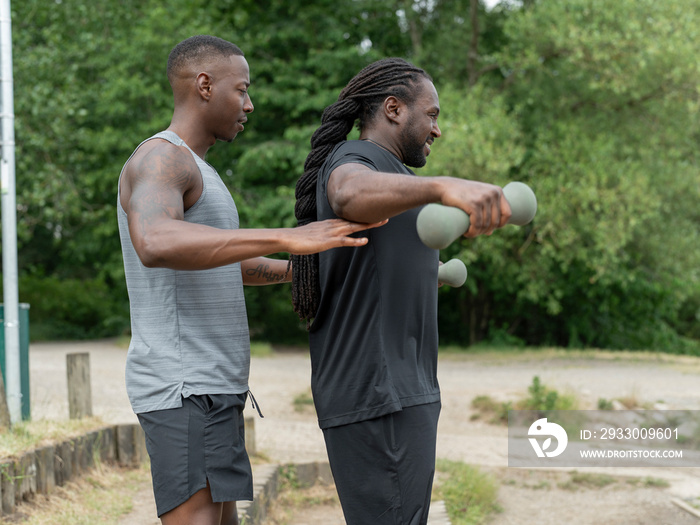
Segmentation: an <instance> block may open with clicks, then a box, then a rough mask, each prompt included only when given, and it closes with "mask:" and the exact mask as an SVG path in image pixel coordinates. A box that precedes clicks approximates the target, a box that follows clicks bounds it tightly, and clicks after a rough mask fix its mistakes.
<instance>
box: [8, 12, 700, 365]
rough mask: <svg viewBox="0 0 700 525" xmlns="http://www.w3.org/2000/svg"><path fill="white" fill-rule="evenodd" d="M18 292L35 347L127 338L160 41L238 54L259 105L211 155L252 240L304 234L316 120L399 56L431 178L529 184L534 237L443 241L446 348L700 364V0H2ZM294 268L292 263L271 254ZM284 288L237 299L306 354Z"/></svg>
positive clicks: (259, 329)
mask: <svg viewBox="0 0 700 525" xmlns="http://www.w3.org/2000/svg"><path fill="white" fill-rule="evenodd" d="M12 25H13V60H14V82H15V84H14V85H15V88H14V91H15V116H16V133H15V134H16V143H17V151H16V158H17V166H16V177H17V192H18V195H17V202H18V227H19V232H18V235H19V270H20V285H19V294H20V301H22V302H27V303H30V305H31V309H30V318H31V321H30V329H31V336H32V339H34V340H36V339H43V338H91V337H103V336H111V335H118V334H121V333H126V332H128V325H129V317H128V316H129V313H128V312H129V310H128V300H127V296H126V291H125V285H124V275H123V268H122V262H121V251H120V247H119V238H118V234H117V226H116V185H117V179H118V174H119V171H120V169H121V166H122V165H123V163H124V162H125V161H126V159H127V158H128V156H129V155H130V154H131V152H132V151H133V149H134V148H135V146H136V145H137V144H138V143H139V142H140V141H141V140H143V139H145V138H147V137H149V136H151V135H152V134H153V133H155V132H157V131H159V130H161V129H164V128H165V127H167V125H168V123H169V120H170V116H171V98H172V97H171V93H170V89H169V86H168V84H167V80H166V78H165V62H166V59H167V55H168V53H169V51H170V49H171V48H172V47H173V45H175V44H176V43H177V42H179V41H180V40H182V39H184V38H186V37H188V36H191V35H193V34H197V33H209V34H216V35H218V36H221V37H223V38H226V39H228V40H231V41H233V42H236V43H237V44H238V45H239V46H240V47H241V48H242V49H243V50H244V52H245V53H246V57H247V59H248V62H249V64H250V67H251V76H252V81H253V85H252V87H251V96H252V99H253V103H254V104H255V108H256V109H255V112H254V113H253V115H252V116H251V119H250V122H249V125H248V126H246V131H245V133H244V134H242V135H241V136H240V137H239V138H238V139H237V140H236V142H235V143H234V144H233V145H229V144H217V145H216V146H214V147H213V148H212V149H211V150H210V153H209V155H208V157H207V160H208V161H209V162H210V163H211V164H213V165H214V166H215V167H216V168H217V169H218V170H219V173H220V174H221V175H222V178H223V179H224V181H225V183H226V184H227V185H228V187H229V188H230V190H231V192H232V194H233V195H234V198H235V199H236V202H237V204H238V206H239V211H240V213H241V219H242V224H244V225H245V226H246V227H251V228H258V227H278V226H289V227H293V226H294V225H295V220H294V216H293V203H294V197H293V188H294V184H295V182H296V179H297V178H298V177H299V175H300V174H301V171H302V168H303V161H304V159H305V157H306V154H307V152H308V149H309V138H310V136H311V133H312V132H313V130H314V129H315V128H316V127H317V126H318V124H319V122H320V115H321V112H322V110H323V108H324V107H325V106H327V105H328V104H330V103H332V102H333V101H334V100H335V98H336V97H337V94H338V92H339V90H340V89H341V88H342V87H343V86H344V85H345V84H346V82H347V81H348V80H349V79H350V78H351V77H352V76H353V75H354V74H355V73H356V72H357V71H358V70H359V69H360V68H361V67H363V66H364V65H366V64H368V63H369V62H371V61H373V60H376V59H378V58H381V57H384V56H402V57H405V58H407V59H409V60H411V61H412V62H414V63H415V64H417V65H419V66H421V67H424V68H425V69H426V70H427V71H428V72H429V73H430V74H431V75H432V76H433V78H434V81H435V84H436V86H437V88H438V91H439V92H440V97H441V106H442V112H441V119H440V125H441V128H442V131H443V138H442V139H440V140H438V141H437V142H436V144H435V147H434V149H433V155H431V157H430V160H429V162H428V165H427V166H426V168H423V169H422V170H420V172H419V174H420V175H431V174H440V175H452V176H455V177H464V178H470V179H476V180H484V181H488V182H493V183H496V184H500V185H504V184H506V183H507V182H508V181H510V180H522V181H524V182H526V183H528V184H529V185H530V186H531V187H532V188H533V189H534V190H535V193H536V194H537V196H538V201H539V209H538V213H537V216H536V218H535V220H534V221H533V223H532V224H531V225H528V226H526V227H522V228H516V227H507V228H504V229H503V230H500V231H498V232H495V233H494V234H493V235H492V236H491V237H488V238H479V239H476V240H472V241H468V242H467V241H462V242H458V243H455V244H453V245H452V246H450V247H449V248H447V249H446V250H444V251H443V253H442V254H441V258H442V260H443V261H446V260H448V259H449V258H452V257H459V258H460V259H462V260H463V261H465V262H466V263H467V266H468V268H469V279H468V281H467V284H466V285H465V286H464V287H463V288H461V289H457V290H454V289H441V291H440V326H441V338H442V342H443V343H455V344H461V345H476V344H484V343H491V344H493V343H499V342H508V343H515V344H522V345H560V346H568V347H581V346H593V347H601V348H631V349H637V348H654V349H659V350H664V351H673V352H683V353H698V352H700V343H699V342H698V341H700V279H699V275H698V268H700V253H699V250H698V235H699V234H698V232H699V231H700V228H699V226H700V211H699V210H700V206H698V204H699V202H700V176H699V175H698V173H699V162H698V160H699V159H698V155H699V153H698V149H699V148H698V141H699V139H700V133H699V124H698V122H699V120H700V119H699V118H698V117H699V110H700V105H699V98H700V97H699V94H700V93H699V90H700V71H699V68H700V63H699V62H698V61H697V56H698V55H699V54H700V53H699V52H700V29H698V28H699V27H700V4H698V2H696V1H695V0H666V1H664V2H654V1H652V0H617V1H615V2H612V1H605V0H548V1H537V0H528V1H524V2H513V1H511V2H508V1H503V2H501V3H500V4H498V5H497V6H496V7H494V8H489V9H487V8H486V6H485V5H484V4H483V3H481V2H479V1H477V0H430V1H427V0H382V1H379V0H354V1H352V2H330V1H328V0H309V1H304V2H300V1H285V2H282V1H278V0H255V1H253V0H236V1H235V2H234V1H233V0H210V1H208V2H204V1H202V0H171V1H170V2H168V5H167V6H165V5H163V3H162V2H156V1H155V0H139V1H138V2H137V1H135V0H121V1H120V2H111V1H108V0H89V1H88V0H24V1H22V2H13V3H12ZM280 256H281V257H285V256H286V254H280ZM289 293H290V291H289V288H288V287H287V286H277V287H263V288H249V289H247V290H246V296H247V302H248V310H249V317H250V324H251V329H252V333H253V336H254V337H255V338H258V339H264V340H267V341H271V342H276V343H303V342H305V340H306V334H305V329H304V326H303V325H302V324H301V323H300V322H299V321H298V319H296V316H295V314H294V313H293V312H292V311H291V307H290V300H289Z"/></svg>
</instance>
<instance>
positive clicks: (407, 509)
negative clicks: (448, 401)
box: [323, 402, 441, 525]
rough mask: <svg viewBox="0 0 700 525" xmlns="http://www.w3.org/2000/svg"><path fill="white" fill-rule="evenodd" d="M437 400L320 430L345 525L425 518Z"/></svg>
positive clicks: (401, 524)
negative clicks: (324, 441) (346, 524)
mask: <svg viewBox="0 0 700 525" xmlns="http://www.w3.org/2000/svg"><path fill="white" fill-rule="evenodd" d="M440 407H441V405H440V402H437V403H430V404H426V405H418V406H413V407H407V408H404V409H403V410H401V411H400V412H394V413H392V414H388V415H386V416H382V417H378V418H375V419H370V420H367V421H360V422H358V423H351V424H349V425H342V426H338V427H331V428H327V429H324V431H323V436H324V438H325V440H326V450H327V451H328V459H329V461H330V465H331V470H332V472H333V478H334V480H335V485H336V489H337V490H338V496H339V497H340V504H341V505H342V507H343V514H344V515H345V520H346V522H347V523H348V525H367V524H368V523H372V524H373V525H419V524H425V523H427V521H428V511H429V509H430V496H431V492H432V487H433V477H434V475H435V446H436V440H437V423H438V417H439V415H440Z"/></svg>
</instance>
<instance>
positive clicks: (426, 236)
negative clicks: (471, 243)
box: [416, 181, 537, 250]
mask: <svg viewBox="0 0 700 525" xmlns="http://www.w3.org/2000/svg"><path fill="white" fill-rule="evenodd" d="M503 195H504V196H505V198H506V200H507V201H508V204H509V205H510V209H511V213H512V215H511V216H510V219H509V220H508V224H515V225H517V226H523V225H525V224H527V223H529V222H530V221H532V219H533V218H534V217H535V213H537V197H535V193H534V192H533V191H532V190H531V189H530V187H529V186H528V185H526V184H524V183H522V182H517V181H514V182H509V183H508V184H506V185H505V187H504V188H503ZM416 229H417V230H418V236H419V237H420V239H421V241H423V244H425V245H426V246H428V247H429V248H434V249H436V250H441V249H443V248H446V247H447V246H449V245H450V244H452V242H454V241H455V239H457V238H458V237H461V236H462V235H464V232H466V231H467V230H468V229H469V215H467V214H466V213H465V212H464V211H463V210H461V209H460V208H455V207H453V206H443V205H442V204H436V203H433V204H427V205H426V206H424V207H423V209H422V210H421V211H420V213H419V214H418V218H417V220H416Z"/></svg>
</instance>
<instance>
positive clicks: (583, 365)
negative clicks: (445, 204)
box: [30, 341, 700, 525]
mask: <svg viewBox="0 0 700 525" xmlns="http://www.w3.org/2000/svg"><path fill="white" fill-rule="evenodd" d="M71 352H89V353H90V361H91V374H92V398H93V407H94V408H93V411H94V414H95V415H96V416H99V417H101V418H102V419H103V420H104V421H105V422H108V423H130V422H135V421H136V417H135V416H134V414H133V413H132V412H131V408H130V407H129V403H128V399H127V397H126V392H125V389H124V362H125V358H126V350H125V349H123V348H120V347H118V346H117V345H116V344H115V343H114V342H113V341H97V342H79V343H58V344H54V343H33V344H32V345H31V347H30V370H31V406H32V417H33V418H34V419H41V418H46V419H66V418H67V417H68V407H67V387H66V377H65V355H66V354H67V353H71ZM309 375H310V365H309V359H308V355H307V354H306V353H304V352H300V351H290V350H280V351H278V352H275V354H274V355H273V356H271V357H262V358H253V360H252V368H251V380H250V387H251V390H252V392H253V394H254V395H255V398H256V399H257V400H258V401H259V403H260V406H261V409H262V412H263V414H264V416H265V417H264V419H259V418H256V421H255V433H256V444H257V448H258V450H259V451H261V452H264V453H265V454H266V455H267V457H269V458H270V459H271V460H272V461H276V462H306V461H326V460H327V458H326V455H325V449H324V444H323V437H322V434H321V431H320V430H319V429H318V425H317V424H316V420H315V416H314V413H313V410H312V409H308V410H304V411H301V412H298V411H295V410H294V408H293V406H292V400H293V399H294V398H295V397H297V396H299V395H303V394H306V393H308V392H309ZM535 375H537V376H539V377H540V379H541V381H542V383H543V384H545V385H547V386H548V387H551V388H555V389H557V390H559V391H560V392H571V393H574V394H575V395H576V396H577V397H578V398H579V399H580V400H582V402H584V403H586V404H587V406H585V407H582V408H595V406H596V403H597V400H598V399H599V398H605V399H608V400H612V399H616V398H635V399H637V400H638V401H639V402H643V403H653V404H657V406H659V407H663V408H669V409H692V410H700V387H699V385H700V359H697V358H687V357H682V358H681V357H668V356H659V357H654V356H644V355H642V354H637V355H635V356H632V357H629V356H628V355H626V356H623V354H609V353H600V354H598V355H596V357H595V358H592V357H590V354H585V355H584V354H581V355H577V354H572V353H569V354H567V355H566V356H563V354H561V353H556V352H543V353H540V354H535V353H529V352H525V353H523V354H522V355H520V356H517V357H513V356H512V355H511V356H509V357H508V358H499V357H492V356H488V355H467V356H464V355H463V356H454V355H446V356H442V357H441V359H440V365H439V373H438V377H439V379H440V385H441V390H442V393H443V409H442V414H441V418H440V426H439V431H438V456H439V457H441V458H446V459H452V460H459V461H464V462H467V463H470V464H473V465H479V466H480V467H482V468H483V469H484V470H487V471H489V472H491V473H492V474H493V475H494V476H495V477H497V478H498V479H500V480H501V481H502V484H501V488H500V490H499V503H500V505H501V507H502V508H503V512H501V513H499V514H498V515H496V517H495V518H494V520H493V521H492V525H510V524H517V525H529V524H533V525H534V524H536V525H561V524H562V523H568V524H572V525H587V524H594V523H595V524H598V523H610V524H624V525H629V524H639V525H647V524H648V525H665V524H668V525H686V524H687V525H698V524H700V519H698V518H696V517H695V516H693V515H692V514H691V513H689V512H686V511H684V510H682V509H680V508H679V506H678V505H675V504H674V503H673V499H674V498H675V499H681V500H686V499H690V498H696V497H699V496H700V468H647V469H631V468H619V469H610V468H607V469H600V470H598V472H601V473H606V474H610V475H614V476H627V477H637V478H645V477H653V478H656V479H664V480H666V481H667V482H668V484H669V486H668V487H667V488H653V487H652V488H640V487H635V486H632V485H631V484H629V483H616V484H614V485H613V486H612V487H606V488H603V489H601V488H590V489H589V488H581V489H579V490H575V491H572V490H566V489H562V488H560V487H559V485H558V484H559V483H560V482H561V480H562V479H563V478H564V477H565V476H567V475H569V474H568V472H564V471H554V472H552V471H541V470H527V469H508V468H507V448H508V447H507V429H506V428H505V427H500V426H494V425H489V424H486V423H482V422H479V421H473V420H472V419H471V415H472V409H471V406H470V405H471V401H472V399H473V398H474V397H476V396H479V395H488V396H491V397H492V398H494V399H495V400H498V401H506V400H514V399H517V398H519V397H522V396H523V395H524V394H525V393H526V392H527V388H528V386H529V385H530V384H531V383H532V379H533V377H534V376H535ZM246 410H247V411H248V412H249V413H250V414H251V415H252V414H254V411H253V410H252V409H251V407H250V405H248V406H247V408H246ZM579 470H589V469H579ZM149 506H150V507H149ZM135 507H136V509H137V510H138V509H143V514H142V515H143V516H149V515H150V516H151V517H150V518H145V517H144V518H143V521H138V520H133V516H132V521H130V523H138V524H145V525H151V524H152V523H153V524H157V523H159V522H158V520H155V519H153V516H154V514H153V510H152V496H150V487H148V488H146V490H145V494H143V497H142V498H139V501H137V502H135ZM332 511H333V509H329V512H332ZM315 512H317V509H316V511H315ZM333 512H335V514H333V515H332V516H331V515H329V516H328V517H327V521H326V523H327V524H329V523H335V522H336V521H337V519H338V517H337V512H338V511H337V509H335V510H334V511H333ZM294 522H295V523H297V524H303V523H308V524H312V523H323V521H311V520H310V517H309V521H305V518H304V517H303V516H298V517H296V518H295V521H294ZM125 523H126V522H125Z"/></svg>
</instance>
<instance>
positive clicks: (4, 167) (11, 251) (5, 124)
mask: <svg viewBox="0 0 700 525" xmlns="http://www.w3.org/2000/svg"><path fill="white" fill-rule="evenodd" d="M0 2H1V3H0V62H1V63H2V64H1V65H2V68H1V69H0V83H1V84H2V110H1V111H0V119H2V164H1V166H0V167H1V171H0V182H1V183H2V184H1V187H2V189H1V191H2V278H3V301H4V303H5V378H6V382H5V383H6V394H7V406H8V409H9V412H10V421H11V422H12V423H15V422H18V421H20V420H21V419H22V388H21V385H20V357H19V298H18V295H19V293H18V291H17V281H18V278H17V202H16V195H15V192H16V189H15V115H14V111H15V110H14V93H13V87H12V86H13V76H12V23H11V12H10V0H0Z"/></svg>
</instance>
